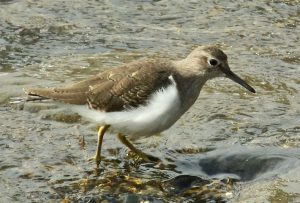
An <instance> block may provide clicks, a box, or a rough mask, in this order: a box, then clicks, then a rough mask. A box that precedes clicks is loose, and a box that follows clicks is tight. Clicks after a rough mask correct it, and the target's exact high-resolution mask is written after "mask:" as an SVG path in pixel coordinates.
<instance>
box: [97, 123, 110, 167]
mask: <svg viewBox="0 0 300 203" xmlns="http://www.w3.org/2000/svg"><path fill="white" fill-rule="evenodd" d="M109 127H110V125H104V126H101V127H100V128H99V130H98V144H97V151H96V157H95V159H96V165H97V168H99V164H100V162H101V147H102V142H103V137H104V134H105V132H106V130H107V129H108V128H109Z"/></svg>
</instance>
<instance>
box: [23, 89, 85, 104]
mask: <svg viewBox="0 0 300 203" xmlns="http://www.w3.org/2000/svg"><path fill="white" fill-rule="evenodd" d="M24 92H25V93H26V94H27V95H28V97H27V99H26V101H37V100H39V101H41V100H49V99H51V100H56V101H59V102H64V103H68V104H86V103H87V99H86V91H84V90H83V89H80V88H78V89H74V88H72V89H69V88H25V89H24Z"/></svg>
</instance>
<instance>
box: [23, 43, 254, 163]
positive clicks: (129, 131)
mask: <svg viewBox="0 0 300 203" xmlns="http://www.w3.org/2000/svg"><path fill="white" fill-rule="evenodd" d="M216 77H227V78H229V79H231V80H233V81H234V82H236V83H238V84H240V85H241V86H243V87H245V88H246V89H247V90H249V91H250V92H253V93H255V90H254V89H253V88H252V87H251V86H250V85H248V84H247V83H246V82H245V81H244V80H242V79H241V78H240V77H238V76H237V75H236V74H234V73H233V72H232V71H231V70H230V68H229V65H228V62H227V56H226V54H225V53H224V52H223V51H221V50H220V49H218V48H216V47H214V46H200V47H198V48H196V49H195V50H193V51H192V52H191V53H190V54H189V55H188V56H187V57H186V58H185V59H182V60H178V61H171V60H168V59H147V60H141V61H134V62H132V63H128V64H125V65H122V66H120V67H116V68H113V69H111V70H107V71H104V72H101V73H99V74H97V75H95V76H92V77H91V78H88V79H86V80H83V81H81V82H78V83H75V84H71V85H67V86H64V87H60V88H28V89H25V92H26V93H27V94H28V101H30V100H36V99H38V100H46V99H51V100H54V101H57V102H62V103H66V104H70V105H71V106H72V109H73V110H74V111H76V112H78V113H79V114H80V115H82V116H83V117H87V118H89V119H91V120H93V121H95V122H97V123H99V124H101V125H102V126H101V127H100V128H99V131H98V146H97V151H96V157H95V158H96V163H97V167H98V166H99V164H100V160H101V145H102V141H103V136H104V134H105V131H106V130H107V129H108V128H109V127H111V128H113V129H114V130H115V131H117V132H119V134H118V138H119V139H120V140H121V142H122V143H123V144H125V145H126V146H127V147H129V148H130V149H131V150H132V151H134V152H135V153H136V154H138V155H139V156H140V157H141V158H142V159H144V160H145V161H151V160H153V157H151V156H149V155H147V154H145V153H144V152H142V151H140V150H139V149H137V148H135V147H134V146H133V145H132V144H131V143H130V142H129V141H128V139H127V138H126V137H127V136H128V137H129V138H132V139H138V138H140V137H145V136H151V135H154V134H157V133H160V132H162V131H164V130H166V129H168V128H170V127H171V126H172V125H173V124H174V123H175V122H176V121H177V120H178V119H179V118H180V117H181V116H182V115H183V114H184V113H185V112H186V111H187V110H188V109H189V108H190V107H191V106H192V105H193V104H194V103H195V101H196V100H197V98H198V96H199V93H200V91H201V88H202V87H203V85H204V84H205V82H206V81H208V80H210V79H212V78H216Z"/></svg>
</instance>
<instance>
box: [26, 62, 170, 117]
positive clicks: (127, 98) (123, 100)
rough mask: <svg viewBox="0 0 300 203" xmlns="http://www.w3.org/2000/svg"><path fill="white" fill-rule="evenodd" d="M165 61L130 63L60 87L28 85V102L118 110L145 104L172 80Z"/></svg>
mask: <svg viewBox="0 0 300 203" xmlns="http://www.w3.org/2000/svg"><path fill="white" fill-rule="evenodd" d="M171 71H172V65H171V64H170V62H169V61H168V60H147V61H137V62H134V63H129V64H126V65H123V66H120V67H117V68H114V69H111V70H107V71H104V72H102V73H99V74H98V75H96V76H93V77H91V78H89V79H86V80H83V81H80V82H78V83H74V84H71V85H67V86H65V87H59V88H28V89H25V92H26V93H27V94H28V101H32V100H44V99H52V100H56V101H60V102H64V103H68V104H81V105H83V104H88V105H89V107H90V108H93V109H97V110H101V111H107V112H112V111H121V110H124V109H126V108H130V107H137V106H139V105H142V104H146V103H147V100H148V99H149V97H150V96H151V94H152V93H154V92H155V91H157V90H159V89H160V88H162V87H166V86H168V85H169V84H170V83H171V82H170V80H169V76H170V75H171Z"/></svg>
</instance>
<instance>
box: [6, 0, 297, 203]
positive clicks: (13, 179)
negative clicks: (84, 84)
mask: <svg viewBox="0 0 300 203" xmlns="http://www.w3.org/2000/svg"><path fill="white" fill-rule="evenodd" d="M299 5H300V3H299V1H296V0H295V1H288V0H285V1H279V0H278V1H268V0H265V1H180V2H177V1H176V2H175V1H126V2H119V1H33V0H28V1H17V0H16V1H9V0H6V1H0V24H1V26H0V103H1V107H0V119H1V120H0V122H1V123H0V132H1V136H0V150H1V158H0V197H1V202H21V201H23V202H48V201H49V202H53V201H54V202H56V201H57V202H60V201H62V200H63V201H65V202H89V201H90V202H97V201H99V202H100V201H102V200H106V201H108V202H141V201H149V202H222V201H223V202H224V201H231V202H299V201H300V173H299V171H300V160H299V158H300V157H299V156H300V97H299V85H300V79H299V78H300V66H299V64H300V54H299V53H300V48H299V36H300V29H299V19H300V18H299V17H300V13H299ZM206 44H215V45H218V46H219V47H221V48H222V49H223V50H224V51H225V52H226V53H227V55H228V56H229V64H230V66H231V68H232V70H233V71H234V72H236V73H237V74H238V75H240V76H241V77H242V78H244V79H245V80H246V81H247V82H248V83H249V84H251V86H253V87H254V88H255V89H256V91H257V93H256V94H251V93H248V92H246V91H245V90H244V89H242V88H241V87H239V86H238V85H236V84H234V83H232V82H231V81H229V80H227V79H217V80H213V81H210V82H208V83H207V85H206V86H205V88H204V89H203V90H202V92H201V95H200V97H199V99H198V100H197V102H196V104H195V105H194V106H193V108H191V109H190V110H189V112H187V113H186V114H185V115H184V116H183V117H182V118H181V119H180V120H179V121H178V122H177V123H176V124H175V125H174V126H173V127H172V128H170V129H169V130H167V131H166V132H164V133H162V134H161V135H160V136H155V137H152V138H149V139H144V140H140V141H138V143H137V146H138V147H139V148H140V149H143V150H144V151H145V152H147V153H151V154H153V155H155V156H156V157H159V158H161V159H162V160H163V162H162V164H158V165H155V164H145V163H141V162H140V161H139V160H137V159H136V157H134V156H132V155H131V154H129V155H127V153H128V150H127V149H126V147H125V146H123V145H122V144H120V142H119V141H118V140H117V139H116V137H115V136H114V134H113V133H110V134H108V135H107V136H106V137H105V140H104V146H103V156H104V160H103V162H102V169H103V170H102V171H101V173H100V174H95V172H94V166H95V165H94V162H90V161H89V158H91V157H92V156H93V155H94V151H95V148H96V142H97V137H96V128H97V125H96V124H93V123H90V122H89V121H86V120H84V119H81V118H80V117H78V116H77V115H76V114H74V113H72V112H70V111H69V110H68V109H64V108H63V109H61V108H60V107H59V106H57V105H55V104H40V103H35V104H30V103H27V104H22V103H21V104H20V103H19V104H10V101H12V100H11V99H12V98H16V97H23V96H24V94H23V93H22V88H23V87H28V86H36V85H39V86H58V85H61V84H64V83H68V82H73V81H78V80H80V79H83V78H86V77H88V76H90V75H93V74H95V73H98V72H99V71H102V70H105V69H107V68H111V67H113V66H117V65H120V64H123V63H127V62H129V61H132V60H135V59H141V58H144V57H157V56H164V57H170V58H174V59H176V58H183V57H185V56H186V55H187V54H188V53H189V52H190V51H191V50H192V49H193V48H194V47H195V46H197V45H206ZM76 126H77V127H76ZM83 137H84V140H83Z"/></svg>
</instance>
